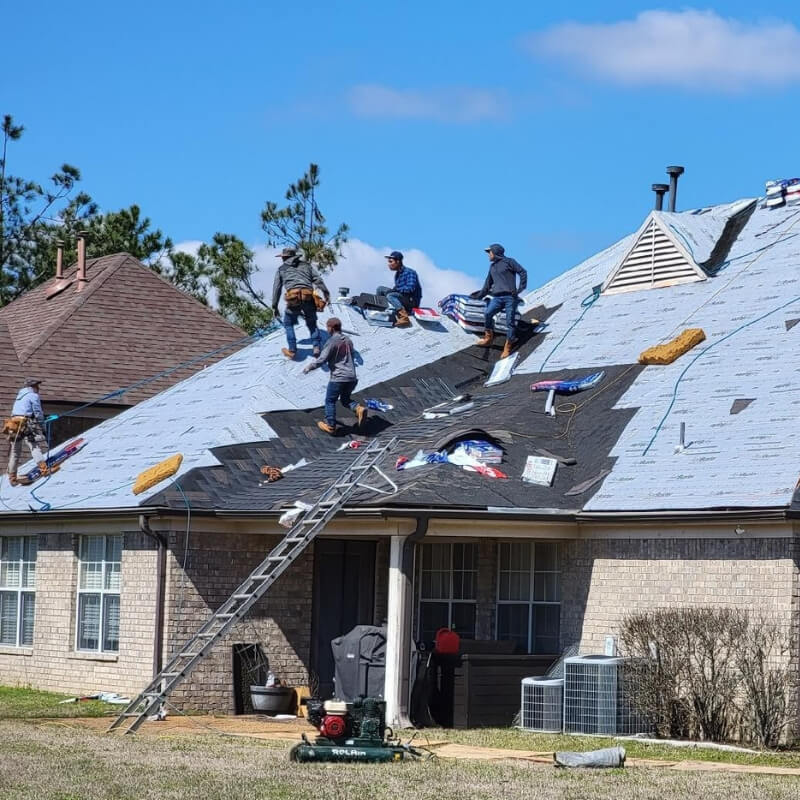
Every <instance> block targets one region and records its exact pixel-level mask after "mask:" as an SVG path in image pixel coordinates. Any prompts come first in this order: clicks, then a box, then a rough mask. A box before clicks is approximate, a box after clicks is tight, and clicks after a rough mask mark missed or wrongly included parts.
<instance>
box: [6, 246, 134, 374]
mask: <svg viewBox="0 0 800 800" xmlns="http://www.w3.org/2000/svg"><path fill="white" fill-rule="evenodd" d="M120 255H122V256H123V258H119V256H120ZM103 258H108V256H100V257H99V258H94V259H91V260H90V261H91V263H92V264H93V265H94V264H96V263H97V262H98V261H100V260H101V259H103ZM111 258H112V259H115V260H116V263H114V261H112V262H111V263H109V264H108V265H107V266H106V267H105V269H104V270H103V271H102V272H101V273H100V274H99V275H97V276H95V278H94V280H91V281H87V284H88V285H87V286H86V288H84V289H83V290H82V291H81V292H76V297H75V298H74V299H73V301H72V302H71V303H70V304H69V305H68V306H66V308H64V310H63V311H62V312H61V314H59V315H58V316H57V317H55V319H53V321H52V322H51V323H50V325H48V326H47V327H46V328H45V329H44V330H43V331H42V332H41V333H40V334H39V336H38V337H37V338H36V339H34V340H33V342H31V344H30V345H29V346H28V347H27V348H26V349H25V350H23V351H22V352H21V353H19V354H18V357H19V360H20V363H23V364H24V362H25V361H27V360H28V359H29V358H31V357H32V356H33V354H34V353H35V352H36V351H37V350H38V349H39V348H40V347H42V346H43V345H45V344H46V343H47V342H48V341H49V340H50V337H51V336H52V335H53V333H55V331H57V330H58V329H59V328H60V327H61V326H62V325H63V324H64V322H66V320H68V319H69V318H70V317H71V316H72V315H73V314H74V313H75V312H76V311H77V310H78V309H79V308H81V307H82V306H83V305H84V304H85V303H86V301H87V300H88V299H89V298H90V297H91V296H92V295H93V294H94V293H95V292H96V291H97V290H98V289H99V288H100V287H101V286H102V285H103V284H104V283H105V282H106V281H107V280H108V279H109V278H110V277H111V276H112V275H114V274H115V273H116V272H117V271H118V270H119V268H120V267H121V266H122V264H124V263H125V261H127V259H129V258H131V259H132V258H133V256H132V255H130V253H114V254H113V256H112V257H111ZM89 263H90V262H87V267H88V266H89ZM42 285H44V284H42Z"/></svg>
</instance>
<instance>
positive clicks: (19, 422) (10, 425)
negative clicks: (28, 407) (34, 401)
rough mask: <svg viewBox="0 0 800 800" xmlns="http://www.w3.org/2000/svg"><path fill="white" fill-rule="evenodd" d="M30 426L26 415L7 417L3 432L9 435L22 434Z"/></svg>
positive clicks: (4, 421)
mask: <svg viewBox="0 0 800 800" xmlns="http://www.w3.org/2000/svg"><path fill="white" fill-rule="evenodd" d="M27 427H28V418H27V417H25V416H17V417H6V418H5V419H4V420H3V433H5V434H7V435H8V436H9V437H13V436H22V435H23V434H24V433H25V428H27Z"/></svg>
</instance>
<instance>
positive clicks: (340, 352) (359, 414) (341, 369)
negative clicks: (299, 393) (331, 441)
mask: <svg viewBox="0 0 800 800" xmlns="http://www.w3.org/2000/svg"><path fill="white" fill-rule="evenodd" d="M326 328H327V330H328V341H327V342H325V347H323V348H322V352H321V353H320V354H319V356H317V358H315V359H314V360H313V361H312V362H311V363H310V364H308V366H306V367H304V368H303V373H304V374H307V373H309V372H311V370H312V369H317V368H318V367H321V366H322V365H323V364H327V365H328V369H330V372H331V376H330V381H329V382H328V390H327V391H326V393H325V420H324V422H323V421H322V420H320V421H319V422H318V423H317V427H318V428H319V429H320V430H323V431H325V433H329V434H331V435H333V434H335V433H336V402H337V400H340V401H341V403H342V405H343V406H344V407H345V408H349V409H351V410H352V411H355V412H356V419H357V420H358V425H359V427H360V426H361V425H363V424H364V421H365V420H366V419H367V407H366V406H363V405H361V404H360V403H357V402H356V401H355V400H352V399H351V397H350V396H351V395H352V393H353V389H355V388H356V384H357V383H358V378H357V377H356V364H355V361H354V360H353V342H352V341H350V339H349V338H348V337H347V336H345V335H344V334H343V333H342V321H341V320H340V319H339V318H338V317H331V318H330V319H329V320H328V322H327V324H326Z"/></svg>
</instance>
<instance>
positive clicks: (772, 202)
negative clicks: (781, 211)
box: [764, 179, 789, 208]
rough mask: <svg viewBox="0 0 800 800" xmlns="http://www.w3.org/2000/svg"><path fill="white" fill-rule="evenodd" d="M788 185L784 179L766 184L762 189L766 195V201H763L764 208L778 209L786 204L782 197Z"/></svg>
mask: <svg viewBox="0 0 800 800" xmlns="http://www.w3.org/2000/svg"><path fill="white" fill-rule="evenodd" d="M788 183H789V182H788V181H787V180H785V179H780V180H775V181H767V182H766V184H765V187H764V188H765V190H766V194H767V199H766V200H765V201H764V206H765V207H766V208H779V207H780V206H782V205H784V204H785V203H786V199H785V197H784V195H785V194H786V186H787V184H788Z"/></svg>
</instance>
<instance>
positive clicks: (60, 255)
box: [56, 239, 64, 281]
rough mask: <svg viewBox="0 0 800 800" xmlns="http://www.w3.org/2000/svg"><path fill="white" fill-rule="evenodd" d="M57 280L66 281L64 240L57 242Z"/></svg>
mask: <svg viewBox="0 0 800 800" xmlns="http://www.w3.org/2000/svg"><path fill="white" fill-rule="evenodd" d="M56 280H57V281H63V280H64V242H63V240H62V239H58V240H57V241H56Z"/></svg>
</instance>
